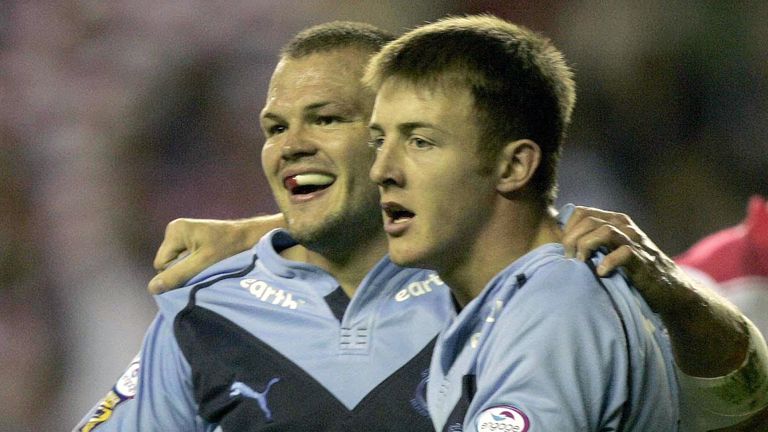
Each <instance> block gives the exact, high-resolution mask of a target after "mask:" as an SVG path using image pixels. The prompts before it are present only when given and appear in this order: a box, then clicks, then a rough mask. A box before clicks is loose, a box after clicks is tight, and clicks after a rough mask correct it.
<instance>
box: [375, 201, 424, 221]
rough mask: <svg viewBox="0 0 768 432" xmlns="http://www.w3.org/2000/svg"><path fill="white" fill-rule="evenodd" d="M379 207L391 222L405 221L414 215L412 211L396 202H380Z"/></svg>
mask: <svg viewBox="0 0 768 432" xmlns="http://www.w3.org/2000/svg"><path fill="white" fill-rule="evenodd" d="M381 208H382V210H384V214H386V215H387V218H388V219H389V221H390V222H391V223H393V224H399V223H406V222H408V221H410V220H411V219H413V217H414V216H416V214H415V213H414V212H412V211H410V210H408V209H407V208H405V207H403V206H401V205H400V204H396V203H382V204H381Z"/></svg>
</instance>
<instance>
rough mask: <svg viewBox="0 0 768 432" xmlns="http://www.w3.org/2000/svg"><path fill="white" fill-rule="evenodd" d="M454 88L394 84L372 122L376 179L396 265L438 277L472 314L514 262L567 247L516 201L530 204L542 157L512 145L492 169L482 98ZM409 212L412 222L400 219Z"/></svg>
mask: <svg viewBox="0 0 768 432" xmlns="http://www.w3.org/2000/svg"><path fill="white" fill-rule="evenodd" d="M452 84H455V83H452V82H450V81H445V82H438V83H437V84H435V85H430V86H428V87H424V86H420V85H416V84H413V83H410V82H408V81H404V80H403V79H400V78H396V77H395V78H389V79H387V80H385V82H384V83H383V85H382V87H381V88H380V89H379V92H378V93H377V96H376V103H375V106H374V110H373V114H372V118H371V135H372V141H373V142H374V143H375V146H376V148H377V150H378V151H377V156H376V162H375V163H374V165H373V167H372V168H371V179H372V180H373V181H375V182H376V183H377V184H378V185H379V191H380V193H381V202H382V206H383V207H384V209H385V211H384V212H383V217H384V229H385V231H386V232H387V239H388V240H389V253H390V258H391V259H392V260H393V261H394V262H395V263H397V264H400V265H405V266H417V267H425V268H430V269H434V270H436V271H437V272H438V273H439V274H440V277H441V278H442V279H443V280H444V281H445V282H446V283H447V284H448V285H449V286H450V287H451V290H452V291H453V292H454V295H455V297H456V299H457V300H458V301H459V303H461V304H466V303H467V302H468V301H469V300H471V299H472V298H474V297H475V296H476V295H477V294H478V293H479V292H480V291H482V289H483V287H484V286H485V285H486V283H487V282H488V281H490V280H491V278H493V276H495V275H496V274H497V273H499V272H500V271H501V270H502V269H504V268H505V267H506V266H507V265H509V263H510V262H512V261H514V260H515V259H517V258H519V257H520V256H522V255H523V254H525V253H527V252H528V251H530V250H532V249H533V248H535V247H538V246H540V245H542V244H545V243H549V242H557V241H559V240H560V232H559V229H558V228H557V223H556V221H555V219H554V217H553V216H552V215H551V214H550V213H549V212H547V211H542V210H541V206H539V205H537V204H536V203H535V202H533V200H528V199H508V198H507V197H509V196H522V195H521V194H523V195H524V194H525V191H526V190H527V185H528V182H529V180H530V178H531V176H532V175H533V173H534V171H535V169H536V167H538V164H539V161H540V159H541V155H540V150H539V147H538V146H537V145H536V143H534V142H532V141H530V140H519V141H514V142H511V143H508V144H507V145H505V146H504V148H503V150H502V151H501V152H499V155H498V156H497V157H496V158H495V160H494V161H492V162H490V165H489V162H488V161H487V160H486V159H484V158H481V157H480V156H479V155H478V152H477V149H478V144H479V143H478V137H479V136H481V134H480V125H479V124H478V120H477V118H476V117H477V115H476V110H475V108H474V102H473V101H474V99H473V96H472V94H471V93H470V91H469V89H468V88H467V87H465V86H463V85H461V84H459V85H452ZM465 203H472V204H471V205H466V204H465ZM402 208H405V209H407V210H408V211H409V212H410V213H409V214H408V215H407V216H406V217H402V216H400V214H399V213H398V214H393V213H392V212H391V211H390V210H391V209H402ZM462 221H472V223H462Z"/></svg>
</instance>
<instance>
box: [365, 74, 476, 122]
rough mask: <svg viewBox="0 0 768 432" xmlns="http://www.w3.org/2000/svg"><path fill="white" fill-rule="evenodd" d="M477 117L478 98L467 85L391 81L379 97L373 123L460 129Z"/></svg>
mask: <svg viewBox="0 0 768 432" xmlns="http://www.w3.org/2000/svg"><path fill="white" fill-rule="evenodd" d="M476 116H477V111H476V110H475V104H474V96H473V95H472V92H471V91H470V89H469V87H468V86H467V85H465V84H463V83H460V82H457V81H455V80H452V79H438V80H434V81H426V82H414V81H411V80H408V79H405V78H399V77H391V78H387V79H386V80H385V81H384V82H383V84H382V86H381V88H380V89H379V91H378V93H377V94H376V104H375V106H374V112H373V120H372V121H373V122H378V121H382V120H384V121H387V122H395V123H413V122H427V123H430V124H435V125H437V124H442V125H446V126H458V125H459V123H458V122H461V124H463V125H466V122H467V121H468V120H473V119H474V118H475V117H476ZM459 127H461V126H459Z"/></svg>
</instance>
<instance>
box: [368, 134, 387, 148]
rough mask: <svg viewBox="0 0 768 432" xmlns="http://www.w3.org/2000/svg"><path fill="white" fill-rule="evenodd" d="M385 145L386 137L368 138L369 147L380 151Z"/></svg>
mask: <svg viewBox="0 0 768 432" xmlns="http://www.w3.org/2000/svg"><path fill="white" fill-rule="evenodd" d="M383 145H384V137H383V136H380V137H375V138H371V139H369V140H368V147H370V148H372V149H374V150H376V151H379V150H381V147H382V146H383Z"/></svg>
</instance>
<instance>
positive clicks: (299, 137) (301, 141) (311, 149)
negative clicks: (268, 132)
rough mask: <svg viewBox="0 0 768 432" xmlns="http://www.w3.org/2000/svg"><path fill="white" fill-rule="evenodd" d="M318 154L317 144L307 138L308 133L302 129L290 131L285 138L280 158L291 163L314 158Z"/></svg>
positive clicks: (297, 128) (296, 128)
mask: <svg viewBox="0 0 768 432" xmlns="http://www.w3.org/2000/svg"><path fill="white" fill-rule="evenodd" d="M315 153H317V146H316V145H315V142H314V141H313V140H312V139H311V138H310V137H309V136H307V131H306V130H305V129H304V128H302V127H294V128H290V129H288V130H287V131H286V132H285V134H284V136H283V145H282V146H281V147H280V157H281V158H282V159H283V160H286V161H291V160H296V159H301V158H303V157H306V156H312V155H314V154H315Z"/></svg>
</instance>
